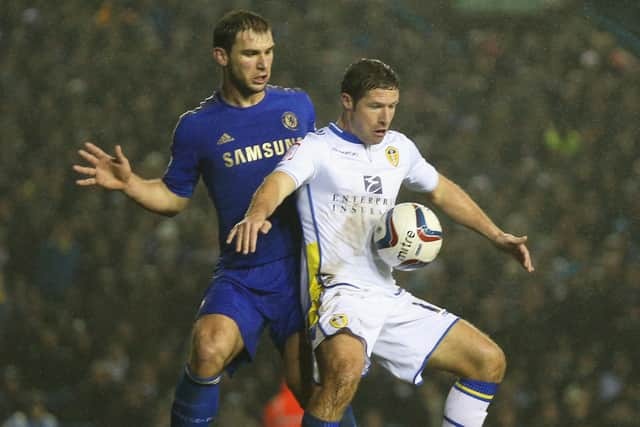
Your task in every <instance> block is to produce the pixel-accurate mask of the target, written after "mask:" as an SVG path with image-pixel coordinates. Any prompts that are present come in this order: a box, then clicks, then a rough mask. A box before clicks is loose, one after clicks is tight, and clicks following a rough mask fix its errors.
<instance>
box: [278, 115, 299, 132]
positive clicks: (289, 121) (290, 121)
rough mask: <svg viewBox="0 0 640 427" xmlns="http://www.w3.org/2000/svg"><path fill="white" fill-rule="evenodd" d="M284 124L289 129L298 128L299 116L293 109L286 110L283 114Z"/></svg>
mask: <svg viewBox="0 0 640 427" xmlns="http://www.w3.org/2000/svg"><path fill="white" fill-rule="evenodd" d="M282 124H283V125H284V127H286V128H287V129H289V130H296V129H298V118H297V117H296V115H295V114H293V113H292V112H291V111H286V112H285V113H284V114H283V115H282Z"/></svg>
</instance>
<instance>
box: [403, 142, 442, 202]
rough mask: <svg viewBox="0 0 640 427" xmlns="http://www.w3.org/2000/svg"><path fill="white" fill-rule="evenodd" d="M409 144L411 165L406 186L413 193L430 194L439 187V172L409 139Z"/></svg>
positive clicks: (406, 178)
mask: <svg viewBox="0 0 640 427" xmlns="http://www.w3.org/2000/svg"><path fill="white" fill-rule="evenodd" d="M407 143H408V144H409V150H408V151H409V156H410V165H409V171H408V173H407V176H406V177H405V179H404V184H405V185H406V186H407V187H408V188H409V189H410V190H412V191H418V192H422V193H430V192H432V191H433V190H435V188H436V186H437V185H438V177H439V175H438V171H437V170H436V168H435V167H433V165H431V164H430V163H429V162H427V161H426V159H425V158H424V157H423V156H422V154H421V153H420V151H419V150H418V147H416V145H415V143H414V142H413V141H411V140H409V139H407Z"/></svg>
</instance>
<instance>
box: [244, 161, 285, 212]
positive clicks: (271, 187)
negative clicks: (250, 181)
mask: <svg viewBox="0 0 640 427" xmlns="http://www.w3.org/2000/svg"><path fill="white" fill-rule="evenodd" d="M294 190H295V183H294V181H293V179H292V178H291V177H289V176H288V175H287V174H285V173H283V172H274V173H272V174H270V175H269V176H267V177H266V178H265V180H264V181H263V183H262V184H261V185H260V187H258V189H257V190H256V192H255V194H254V195H253V198H252V199H251V203H250V204H249V209H247V213H246V215H245V216H250V215H256V216H260V217H262V218H269V217H270V216H271V215H272V214H273V213H274V212H275V210H276V209H277V208H278V206H280V205H281V204H282V202H283V201H284V199H286V198H287V196H288V195H289V194H291V193H292V192H293V191H294Z"/></svg>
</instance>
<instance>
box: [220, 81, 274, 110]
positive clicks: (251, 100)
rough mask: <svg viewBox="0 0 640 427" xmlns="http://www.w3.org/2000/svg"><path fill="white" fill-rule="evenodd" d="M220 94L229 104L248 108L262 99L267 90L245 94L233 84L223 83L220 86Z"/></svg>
mask: <svg viewBox="0 0 640 427" xmlns="http://www.w3.org/2000/svg"><path fill="white" fill-rule="evenodd" d="M220 96H222V99H223V100H224V102H226V103H227V104H229V105H233V106H234V107H240V108H246V107H252V106H254V105H256V104H257V103H259V102H260V101H262V100H263V99H264V96H265V91H261V92H257V93H251V94H244V93H242V92H241V91H240V90H238V88H236V87H235V86H233V85H230V84H223V85H222V87H221V88H220Z"/></svg>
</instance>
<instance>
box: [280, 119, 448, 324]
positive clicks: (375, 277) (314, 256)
mask: <svg viewBox="0 0 640 427" xmlns="http://www.w3.org/2000/svg"><path fill="white" fill-rule="evenodd" d="M276 170H277V171H280V172H285V173H287V174H288V175H290V176H291V177H292V178H293V179H294V180H295V182H296V185H297V188H298V191H297V205H298V212H299V214H300V220H301V223H302V231H303V236H304V257H303V261H304V267H305V268H304V270H303V273H307V274H308V277H307V279H308V282H309V283H308V289H304V288H305V287H307V286H306V285H303V294H305V293H307V292H308V293H309V295H306V297H307V298H310V300H311V301H309V300H308V299H307V304H308V303H309V302H317V298H319V296H320V290H321V288H328V287H331V286H335V285H338V284H348V285H350V286H354V287H358V288H366V287H371V286H375V287H384V288H388V289H390V290H391V289H395V281H394V279H393V276H392V274H391V273H392V271H391V268H390V267H388V266H387V265H386V264H385V263H384V262H383V261H382V260H381V259H379V258H378V257H377V255H376V252H375V250H374V248H373V245H372V242H371V240H372V234H373V228H374V226H375V224H376V222H377V221H378V219H379V218H380V217H381V216H382V215H383V214H384V213H385V212H386V211H387V210H389V209H390V208H391V207H392V206H394V205H395V203H396V198H397V196H398V192H399V190H400V186H401V185H403V184H404V185H406V186H407V187H408V188H410V189H411V190H413V191H420V192H430V191H433V190H434V189H435V187H436V185H437V183H438V173H437V171H436V169H435V168H434V167H433V166H432V165H430V164H429V163H428V162H427V161H426V160H425V159H424V157H423V156H422V155H421V154H420V152H419V151H418V149H417V147H416V146H415V144H414V143H413V141H411V140H410V139H409V138H407V137H406V136H405V135H403V134H401V133H399V132H395V131H391V130H390V131H388V132H387V134H386V135H385V137H384V139H383V140H382V142H380V143H379V144H376V145H367V144H364V143H362V142H361V141H360V140H359V139H358V138H357V137H356V136H355V135H353V134H351V133H349V132H345V131H343V130H342V129H340V128H339V127H338V126H337V125H335V124H334V123H331V124H329V126H327V127H325V128H322V129H319V130H318V131H316V132H315V133H309V134H307V136H306V137H305V138H304V139H303V140H302V141H301V142H300V143H296V144H294V145H293V146H292V147H291V148H290V149H289V151H288V152H287V154H285V156H284V157H283V158H282V160H281V162H280V163H279V164H278V167H277V168H276ZM303 298H304V296H303ZM311 309H313V307H311ZM307 314H308V315H310V316H311V318H310V319H309V321H310V322H311V323H313V322H314V320H315V319H313V317H315V316H313V313H307Z"/></svg>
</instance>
